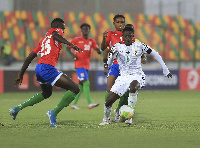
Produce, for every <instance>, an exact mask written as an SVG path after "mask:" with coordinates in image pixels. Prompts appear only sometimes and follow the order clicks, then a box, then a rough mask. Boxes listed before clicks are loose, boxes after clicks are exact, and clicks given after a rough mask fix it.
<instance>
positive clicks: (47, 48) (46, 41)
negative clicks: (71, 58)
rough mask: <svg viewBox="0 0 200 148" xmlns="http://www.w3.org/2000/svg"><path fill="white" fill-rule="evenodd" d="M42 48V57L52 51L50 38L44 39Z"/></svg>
mask: <svg viewBox="0 0 200 148" xmlns="http://www.w3.org/2000/svg"><path fill="white" fill-rule="evenodd" d="M41 47H42V50H41V57H42V56H43V55H47V54H49V53H50V51H51V46H50V38H48V37H46V38H45V39H44V40H43V41H42V45H41Z"/></svg>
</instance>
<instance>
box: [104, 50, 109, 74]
mask: <svg viewBox="0 0 200 148" xmlns="http://www.w3.org/2000/svg"><path fill="white" fill-rule="evenodd" d="M109 51H110V50H109V49H108V48H106V49H105V50H104V51H103V67H104V75H107V70H108V64H107V61H108V53H109Z"/></svg>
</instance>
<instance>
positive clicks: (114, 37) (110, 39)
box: [106, 31, 123, 64]
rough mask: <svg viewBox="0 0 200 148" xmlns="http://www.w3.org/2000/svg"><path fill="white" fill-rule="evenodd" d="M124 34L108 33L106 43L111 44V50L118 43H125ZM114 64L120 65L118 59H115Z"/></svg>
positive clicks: (119, 32) (118, 32)
mask: <svg viewBox="0 0 200 148" xmlns="http://www.w3.org/2000/svg"><path fill="white" fill-rule="evenodd" d="M122 34H123V33H122V32H121V31H108V36H107V37H106V42H107V43H108V44H109V49H111V47H112V46H113V45H115V44H116V43H119V42H123V38H122ZM113 63H114V64H118V63H117V59H115V60H114V62H113Z"/></svg>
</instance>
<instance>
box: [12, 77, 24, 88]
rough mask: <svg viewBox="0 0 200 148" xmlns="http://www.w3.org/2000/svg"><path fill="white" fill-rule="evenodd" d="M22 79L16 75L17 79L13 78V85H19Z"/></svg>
mask: <svg viewBox="0 0 200 148" xmlns="http://www.w3.org/2000/svg"><path fill="white" fill-rule="evenodd" d="M22 80H23V78H21V77H17V79H15V81H14V85H15V86H19V85H21V84H22Z"/></svg>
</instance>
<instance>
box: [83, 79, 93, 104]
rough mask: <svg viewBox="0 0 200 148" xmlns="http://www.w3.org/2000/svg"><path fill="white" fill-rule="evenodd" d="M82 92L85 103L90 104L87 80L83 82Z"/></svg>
mask: <svg viewBox="0 0 200 148" xmlns="http://www.w3.org/2000/svg"><path fill="white" fill-rule="evenodd" d="M83 93H84V95H85V98H86V100H87V103H88V104H90V103H91V98H90V82H89V81H85V82H83Z"/></svg>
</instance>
